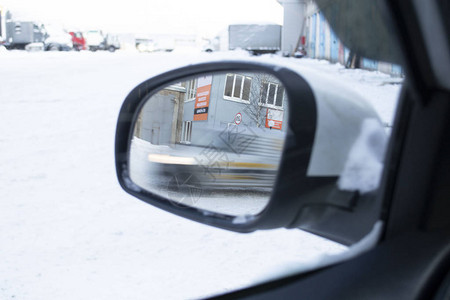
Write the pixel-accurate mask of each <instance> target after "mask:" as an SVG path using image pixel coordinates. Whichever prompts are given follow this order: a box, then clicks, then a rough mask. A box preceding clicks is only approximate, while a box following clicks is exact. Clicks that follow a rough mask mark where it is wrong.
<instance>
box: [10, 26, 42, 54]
mask: <svg viewBox="0 0 450 300" xmlns="http://www.w3.org/2000/svg"><path fill="white" fill-rule="evenodd" d="M6 37H7V38H6V42H7V45H6V46H7V47H8V48H10V49H25V46H26V45H28V44H31V43H43V42H44V40H45V28H44V26H43V25H39V24H37V23H35V22H28V21H27V22H21V21H16V22H14V21H10V22H6Z"/></svg>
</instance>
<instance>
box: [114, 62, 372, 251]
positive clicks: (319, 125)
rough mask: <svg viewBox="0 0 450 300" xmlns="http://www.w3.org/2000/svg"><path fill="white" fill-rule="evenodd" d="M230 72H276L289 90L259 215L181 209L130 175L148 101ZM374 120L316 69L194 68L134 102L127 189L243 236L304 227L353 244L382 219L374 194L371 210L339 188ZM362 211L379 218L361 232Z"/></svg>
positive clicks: (123, 154) (123, 144)
mask: <svg viewBox="0 0 450 300" xmlns="http://www.w3.org/2000/svg"><path fill="white" fill-rule="evenodd" d="M227 71H233V72H236V71H242V72H262V73H268V74H271V75H273V76H275V77H276V78H277V79H278V80H279V81H280V82H281V83H282V84H283V85H284V87H285V93H286V94H287V98H288V101H289V108H290V109H289V117H288V120H289V123H288V128H287V132H286V141H285V145H284V149H283V152H282V156H281V161H280V165H279V170H278V174H277V177H276V180H275V186H274V188H273V192H272V195H271V197H270V200H269V203H268V204H267V206H266V207H265V208H264V210H263V211H261V212H260V213H259V214H257V215H251V216H250V215H239V216H230V215H226V214H221V213H215V212H211V211H207V210H203V209H199V208H196V207H193V206H186V205H183V204H182V203H181V204H180V203H177V204H175V203H174V202H173V201H170V200H171V199H165V198H164V197H162V196H160V195H157V194H155V193H152V192H150V191H147V190H144V189H142V188H141V187H139V186H138V185H136V184H135V183H134V182H133V181H132V179H131V178H130V172H129V149H130V141H131V138H132V136H133V129H134V123H135V122H136V119H137V117H138V114H139V111H140V110H141V108H142V106H143V105H144V103H145V102H146V100H147V99H148V98H149V97H151V96H152V95H154V94H155V93H157V92H158V91H159V90H161V88H162V87H165V86H168V85H170V84H173V83H175V82H180V81H182V80H184V79H186V78H190V77H193V76H201V75H204V74H212V73H217V72H227ZM366 119H375V120H377V121H378V122H379V123H380V124H381V122H380V121H379V119H378V116H377V114H376V113H375V111H374V110H373V109H372V107H371V106H369V105H368V104H367V103H366V102H365V101H364V99H361V97H360V96H359V95H357V94H355V93H353V92H351V91H349V90H347V89H344V88H342V87H341V86H339V84H337V83H336V82H334V81H333V80H332V79H330V78H325V77H324V76H323V75H322V74H318V73H317V72H315V71H314V70H312V69H308V68H304V69H302V70H300V69H299V70H298V71H294V70H292V69H289V68H287V67H283V66H278V65H271V64H265V63H259V62H242V61H224V62H213V63H204V64H199V65H192V66H188V67H184V68H180V69H177V70H173V71H170V72H167V73H164V74H161V75H159V76H156V77H154V78H151V79H149V80H147V81H144V82H143V83H141V84H140V85H138V86H137V87H136V88H134V89H133V90H132V91H131V92H130V94H129V95H128V96H127V97H126V99H125V101H124V103H123V105H122V108H121V110H120V114H119V119H118V123H117V130H116V144H115V155H116V171H117V177H118V180H119V183H120V185H121V186H122V188H123V189H124V190H125V191H126V192H128V193H129V194H131V195H133V196H135V197H137V198H139V199H140V200H142V201H144V202H147V203H149V204H151V205H153V206H156V207H159V208H161V209H164V210H166V211H170V212H172V213H174V214H177V215H179V216H182V217H185V218H188V219H191V220H194V221H197V222H201V223H204V224H208V225H212V226H216V227H219V228H223V229H227V230H232V231H236V232H252V231H255V230H258V229H273V228H280V227H285V228H301V229H304V230H307V231H310V232H313V233H316V234H319V235H322V236H326V237H327V238H330V239H333V240H335V241H338V242H341V243H344V244H352V243H353V242H356V241H358V240H359V239H360V238H362V237H363V236H364V235H365V234H367V233H368V232H370V230H371V229H372V226H373V224H374V223H375V221H376V220H377V219H378V214H377V213H376V212H377V211H378V210H379V207H378V206H377V204H376V202H375V201H374V199H373V197H372V196H373V194H371V193H368V194H366V195H365V196H363V198H365V199H366V200H365V201H363V204H364V205H359V206H358V205H357V204H358V200H359V199H360V198H362V197H361V196H359V193H358V192H357V191H342V190H339V188H338V187H337V181H338V178H339V175H340V174H341V173H342V172H343V169H344V165H345V163H346V161H347V156H348V153H349V152H350V149H351V147H352V146H353V144H354V143H355V141H356V140H357V138H358V136H359V135H360V131H361V127H362V124H363V122H364V120H366ZM367 199H369V200H367ZM358 209H362V210H363V211H364V212H369V213H370V214H371V215H372V214H373V215H374V216H373V217H367V216H364V217H363V218H359V219H358V221H359V223H358V226H357V227H355V226H354V224H353V223H352V222H354V218H352V217H351V216H350V215H352V214H353V213H355V211H356V210H358ZM374 212H375V213H374ZM355 215H356V214H355ZM357 215H358V216H360V215H361V214H357ZM335 218H339V219H342V220H345V221H343V224H344V225H343V226H342V227H339V226H337V227H336V226H335V228H333V229H332V230H330V229H329V223H330V222H329V221H330V220H332V219H335ZM349 228H350V229H349Z"/></svg>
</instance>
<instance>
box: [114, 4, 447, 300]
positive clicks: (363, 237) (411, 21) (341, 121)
mask: <svg viewBox="0 0 450 300" xmlns="http://www.w3.org/2000/svg"><path fill="white" fill-rule="evenodd" d="M316 2H317V3H318V5H319V8H320V9H321V10H322V12H323V14H324V16H325V17H326V18H327V19H328V20H329V22H330V25H331V27H332V28H333V31H334V32H335V33H336V34H337V35H338V37H339V38H340V39H341V40H342V41H343V43H344V44H345V45H347V47H349V49H351V50H354V51H356V52H357V53H358V54H359V55H361V56H362V57H366V58H370V59H374V60H378V61H388V62H394V63H402V65H403V67H404V69H405V73H406V80H405V81H406V82H405V84H404V85H403V90H402V93H401V96H400V104H399V108H398V110H397V114H396V120H395V124H394V127H393V130H392V134H391V136H390V140H389V143H388V145H387V148H385V147H384V141H385V139H384V138H382V136H384V134H385V133H384V131H383V130H381V131H380V130H379V128H380V125H381V124H380V122H379V120H378V119H377V117H376V115H374V114H373V113H372V112H371V111H370V109H362V107H365V104H364V102H363V101H354V100H355V98H354V97H353V94H352V92H351V89H349V88H344V87H342V86H337V85H335V84H333V80H332V79H326V78H322V77H321V76H319V75H317V74H314V72H311V71H310V70H308V69H301V68H295V66H294V65H292V66H290V65H289V64H288V63H281V62H274V64H263V63H255V62H254V61H251V60H248V61H245V60H241V61H220V62H217V61H216V62H211V63H205V64H199V65H191V66H188V67H185V68H180V69H176V70H172V71H170V72H167V73H164V74H160V75H158V76H155V77H152V78H150V79H148V80H147V81H145V82H143V83H142V84H140V85H138V86H137V87H136V88H135V89H133V90H132V91H131V92H130V94H129V95H128V96H127V98H126V99H125V102H124V104H123V106H122V109H121V112H120V115H119V119H118V123H117V130H116V148H115V150H116V170H117V177H118V180H119V182H120V185H121V186H122V188H123V189H124V190H125V191H127V192H128V193H129V194H131V195H133V196H135V197H137V198H139V199H140V200H142V201H144V202H146V203H149V204H151V205H153V206H156V207H158V208H161V209H163V210H166V211H169V212H171V213H173V214H176V215H179V216H182V217H185V218H188V219H191V220H194V221H197V222H201V223H203V224H207V225H211V226H215V227H219V228H222V229H227V230H231V231H236V232H253V231H255V230H262V229H274V228H283V227H284V228H289V229H293V230H296V229H298V228H300V229H303V230H306V231H308V232H312V233H314V234H317V235H319V236H322V237H325V238H328V239H331V240H334V241H338V242H340V243H343V244H346V245H348V246H349V251H348V252H345V253H344V254H342V255H340V256H335V257H329V258H324V259H323V260H320V261H317V262H316V264H314V265H313V266H311V267H310V268H306V269H305V268H302V269H298V270H296V269H286V270H283V271H281V272H274V273H273V274H271V276H268V277H267V278H266V279H265V281H264V282H262V283H259V284H256V285H254V286H252V287H248V288H244V289H242V290H239V291H235V292H229V293H226V294H224V295H221V296H217V297H215V298H216V299H236V298H239V299H290V298H293V299H449V298H450V201H448V199H449V198H450V189H449V188H448V187H449V186H450V183H449V180H450V168H449V165H448V164H449V162H450V144H449V142H448V141H449V139H448V138H447V134H448V132H449V130H450V123H449V122H448V120H449V119H450V38H449V37H450V34H449V33H450V25H449V23H448V17H447V16H448V15H449V13H450V5H449V4H448V1H447V2H446V1H439V0H430V1H413V0H391V1H370V0H365V1H361V0H358V1H351V0H336V1H331V2H330V1H328V0H317V1H316ZM350 4H351V5H350ZM299 22H300V20H299ZM238 71H239V72H249V71H252V72H255V71H257V72H263V73H267V74H270V75H272V76H275V77H277V78H278V79H279V80H280V81H281V82H282V83H283V84H284V86H285V90H286V93H287V94H288V98H289V107H290V118H289V124H288V126H289V131H288V133H287V136H286V142H285V146H284V149H283V150H282V151H283V152H282V155H281V161H280V167H279V169H278V174H277V179H276V182H275V185H274V188H273V191H272V194H271V196H270V199H268V201H267V202H266V203H264V204H263V209H262V210H260V211H259V212H256V213H250V214H241V213H230V211H229V210H223V208H222V207H221V206H220V205H216V206H215V205H212V206H211V205H210V206H209V207H207V208H205V207H199V206H197V202H196V201H192V197H191V196H192V195H188V196H189V197H188V198H189V199H188V200H191V201H186V197H184V198H182V199H181V201H179V200H178V199H175V195H174V194H170V193H169V194H167V195H162V194H159V193H157V191H154V190H149V189H146V188H145V187H143V186H142V185H141V184H140V183H139V182H137V181H136V179H135V178H133V176H130V170H132V169H130V161H131V158H130V155H129V152H130V150H129V145H130V142H131V140H132V138H133V132H134V130H133V129H135V128H134V126H135V124H136V122H137V120H138V119H139V113H140V110H141V108H142V107H143V105H144V104H145V103H147V101H149V99H152V97H153V96H154V95H156V94H157V93H158V92H159V91H161V90H163V89H165V88H167V87H169V86H171V85H175V84H176V83H177V82H180V81H182V80H188V79H192V78H201V77H203V76H209V75H211V74H216V73H217V72H220V73H228V72H238ZM174 88H176V87H174ZM202 93H203V92H202ZM336 99H340V100H339V101H340V103H339V105H337V104H336V103H335V102H336ZM174 101H175V102H176V99H175V100H174ZM360 109H361V110H360ZM356 112H357V113H356ZM199 121H201V120H199ZM174 126H175V123H174ZM174 126H172V127H171V128H175V127H174ZM158 128H159V127H158ZM344 137H345V138H344ZM361 145H362V147H359V146H361ZM142 159H143V161H145V160H146V159H148V157H146V156H143V157H142ZM372 159H373V160H372ZM171 160H172V161H174V159H173V158H171ZM372 162H373V164H372ZM178 163H179V164H180V165H185V163H186V160H184V159H179V160H178ZM380 165H381V166H383V165H384V169H382V170H381V169H378V167H376V166H380ZM374 166H375V168H374ZM335 167H336V168H335ZM346 167H348V168H346ZM345 170H346V171H345ZM376 170H378V171H376ZM347 171H348V172H349V173H347ZM372 171H376V172H375V173H372ZM381 171H382V172H381ZM349 174H351V176H350V177H349V178H347V177H346V176H347V175H349ZM362 174H366V175H367V174H370V176H369V177H368V178H367V179H368V180H369V181H371V180H374V181H371V183H375V184H374V185H372V184H370V189H369V190H365V189H363V187H364V185H365V183H367V182H365V183H364V181H361V180H360V179H361V176H362ZM377 176H380V177H379V178H378V177H377ZM346 179H350V180H349V186H346V185H345V184H342V182H343V181H345V180H346ZM185 181H186V182H187V183H188V184H187V187H188V188H187V189H185V190H183V191H182V192H186V191H190V192H194V193H196V190H195V189H192V188H191V185H190V184H189V182H188V179H185ZM182 183H183V182H182ZM190 188H191V189H190ZM244 193H245V190H244V191H242V192H241V194H235V195H233V196H230V197H225V200H226V201H228V202H233V204H232V205H234V206H236V207H239V206H240V205H241V202H240V201H232V200H235V199H234V198H236V197H237V198H238V199H239V195H244ZM194 200H196V199H194ZM222 200H223V199H222ZM212 201H214V203H213V204H216V203H217V204H219V203H218V202H217V201H218V200H217V199H213V200H212ZM211 207H213V208H211ZM235 255H239V253H236V254H235ZM274 255H277V253H274ZM219 272H220V270H218V273H219Z"/></svg>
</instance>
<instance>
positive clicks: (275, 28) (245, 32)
mask: <svg viewBox="0 0 450 300" xmlns="http://www.w3.org/2000/svg"><path fill="white" fill-rule="evenodd" d="M236 49H243V50H247V51H249V52H251V53H253V54H255V55H259V54H265V53H275V52H277V51H280V50H281V25H277V24H233V25H229V26H228V50H236Z"/></svg>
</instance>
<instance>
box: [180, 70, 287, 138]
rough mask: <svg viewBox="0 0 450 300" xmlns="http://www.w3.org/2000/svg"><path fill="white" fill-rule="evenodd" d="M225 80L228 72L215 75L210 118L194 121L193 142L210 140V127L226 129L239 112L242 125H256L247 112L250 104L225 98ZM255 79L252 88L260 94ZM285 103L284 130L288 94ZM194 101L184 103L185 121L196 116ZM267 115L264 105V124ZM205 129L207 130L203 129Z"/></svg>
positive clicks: (285, 126) (212, 86)
mask: <svg viewBox="0 0 450 300" xmlns="http://www.w3.org/2000/svg"><path fill="white" fill-rule="evenodd" d="M238 74H240V75H248V76H250V77H252V75H251V74H242V73H238ZM225 81H226V74H224V75H215V76H213V80H212V85H211V95H210V100H209V110H208V120H206V121H193V122H192V139H191V142H192V143H193V144H204V141H205V140H209V139H208V138H205V132H206V130H207V129H208V130H209V129H215V130H218V131H221V130H225V129H226V128H227V126H228V124H234V118H235V116H236V114H237V113H241V114H242V123H241V125H240V126H250V127H256V122H255V121H254V120H253V119H252V118H251V117H250V116H249V114H247V113H246V107H247V106H248V104H246V103H241V102H237V101H233V100H228V99H225V98H224V91H225ZM254 84H255V81H254V80H252V88H251V89H252V90H254V91H256V90H258V91H257V93H258V94H259V88H257V87H254V86H253V85H254ZM253 100H254V101H258V99H253ZM283 102H284V103H283V105H284V118H283V127H282V131H286V128H287V110H286V107H287V101H286V96H285V98H284V100H283ZM194 105H195V100H194V101H189V102H185V103H184V114H183V121H192V120H193V116H194ZM265 115H266V107H264V106H263V107H262V118H263V120H262V121H263V124H264V123H265ZM202 129H205V130H202ZM261 129H264V130H267V131H269V129H268V128H265V127H264V125H263V126H262V127H261ZM273 131H280V130H277V129H273Z"/></svg>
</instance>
